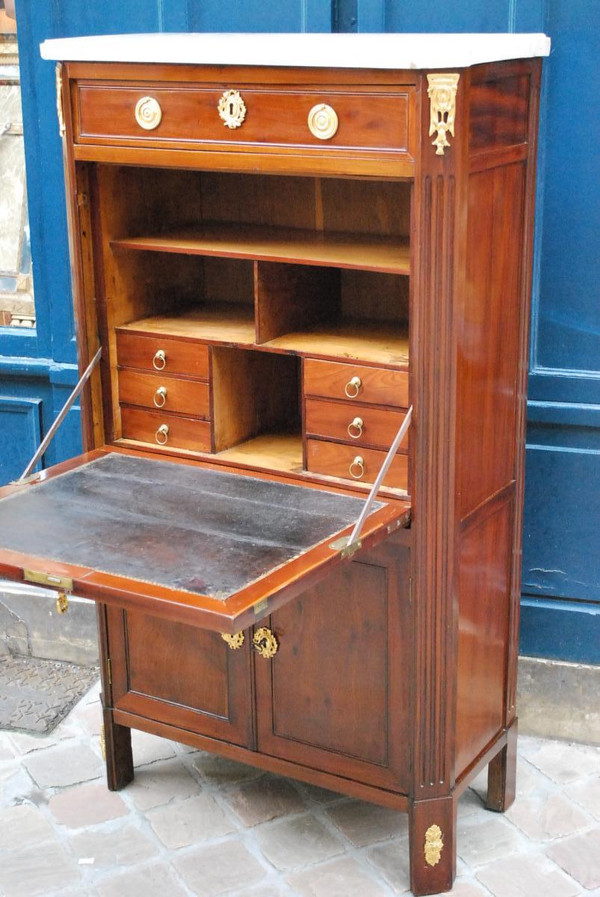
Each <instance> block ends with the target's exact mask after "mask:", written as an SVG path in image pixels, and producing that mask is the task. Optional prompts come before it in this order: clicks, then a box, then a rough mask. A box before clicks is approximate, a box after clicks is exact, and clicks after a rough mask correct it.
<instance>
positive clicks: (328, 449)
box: [306, 439, 408, 490]
mask: <svg viewBox="0 0 600 897" xmlns="http://www.w3.org/2000/svg"><path fill="white" fill-rule="evenodd" d="M384 459H385V452H383V451H378V450H377V449H370V448H362V447H359V446H355V445H342V444H340V443H339V442H325V441H321V440H319V439H307V441H306V466H307V469H308V470H309V471H310V472H311V473H318V474H323V475H324V476H332V477H343V479H345V480H355V481H356V482H360V483H372V482H373V481H374V480H375V477H376V476H377V473H378V472H379V468H380V467H381V465H382V464H383V461H384ZM383 485H384V486H389V487H391V488H393V489H404V490H406V489H407V487H408V455H405V454H402V455H396V457H395V458H394V459H393V461H392V463H391V465H390V468H389V470H388V472H387V474H386V477H385V479H384V481H383Z"/></svg>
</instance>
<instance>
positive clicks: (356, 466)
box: [348, 455, 367, 480]
mask: <svg viewBox="0 0 600 897" xmlns="http://www.w3.org/2000/svg"><path fill="white" fill-rule="evenodd" d="M348 470H349V472H350V476H351V477H352V478H353V479H354V480H362V478H363V477H364V475H365V473H366V470H367V468H366V465H365V459H364V458H363V457H362V455H357V456H356V458H355V459H354V461H353V462H352V464H351V465H350V467H349V468H348ZM355 471H358V473H356V472H355Z"/></svg>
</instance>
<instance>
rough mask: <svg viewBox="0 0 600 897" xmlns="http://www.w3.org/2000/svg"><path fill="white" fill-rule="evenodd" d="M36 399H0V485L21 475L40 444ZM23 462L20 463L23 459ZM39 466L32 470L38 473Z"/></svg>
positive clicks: (37, 400)
mask: <svg viewBox="0 0 600 897" xmlns="http://www.w3.org/2000/svg"><path fill="white" fill-rule="evenodd" d="M40 408H41V401H40V399H25V398H14V397H12V396H0V421H1V422H2V426H1V427H0V482H1V483H3V484H4V483H8V482H10V481H11V480H15V479H16V478H17V477H19V476H21V474H22V473H23V470H24V468H25V466H26V464H27V462H28V461H29V460H30V458H32V457H33V455H34V454H35V451H36V449H37V447H38V445H39V444H40V439H41V436H40V434H41V426H40V423H41V422H40ZM24 456H25V461H24V462H23V457H24ZM39 469H40V467H39V465H38V467H37V468H36V470H39Z"/></svg>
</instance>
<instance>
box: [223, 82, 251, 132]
mask: <svg viewBox="0 0 600 897" xmlns="http://www.w3.org/2000/svg"><path fill="white" fill-rule="evenodd" d="M217 109H218V110H219V115H220V117H221V118H222V120H223V124H224V125H225V127H226V128H239V127H241V125H242V123H243V121H244V119H245V118H246V104H245V103H244V101H243V99H242V95H241V94H240V92H239V90H226V91H225V93H224V94H223V96H222V97H221V99H220V100H219V103H218V105H217Z"/></svg>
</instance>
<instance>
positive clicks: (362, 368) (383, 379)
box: [304, 358, 408, 408]
mask: <svg viewBox="0 0 600 897" xmlns="http://www.w3.org/2000/svg"><path fill="white" fill-rule="evenodd" d="M304 395H306V396H318V397H321V398H327V399H341V400H342V401H350V402H352V403H354V404H356V403H360V402H366V403H370V404H373V405H391V406H392V407H395V408H408V372H406V371H390V370H388V369H387V368H371V367H367V366H366V365H360V364H345V363H342V362H336V361H320V360H317V359H314V358H307V359H306V360H305V362H304Z"/></svg>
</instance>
